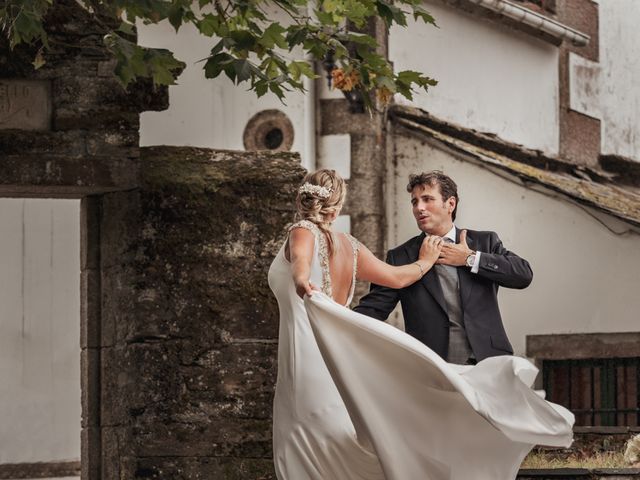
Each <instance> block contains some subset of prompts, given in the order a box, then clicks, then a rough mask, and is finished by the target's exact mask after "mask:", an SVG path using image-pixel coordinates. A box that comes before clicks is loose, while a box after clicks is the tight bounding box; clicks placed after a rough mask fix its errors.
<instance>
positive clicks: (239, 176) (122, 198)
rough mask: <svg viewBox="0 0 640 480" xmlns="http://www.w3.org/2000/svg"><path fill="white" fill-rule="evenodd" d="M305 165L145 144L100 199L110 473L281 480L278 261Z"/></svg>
mask: <svg viewBox="0 0 640 480" xmlns="http://www.w3.org/2000/svg"><path fill="white" fill-rule="evenodd" d="M303 174H304V170H303V169H302V167H301V166H300V164H299V159H298V158H297V157H296V156H295V155H293V154H289V153H280V154H277V155H276V154H269V153H248V152H228V151H220V152H215V151H211V150H205V149H195V148H180V147H173V148H171V147H156V148H147V149H142V153H141V182H142V185H141V188H140V189H139V190H135V191H130V192H118V193H112V194H106V195H104V196H103V202H102V217H101V218H102V221H101V225H100V232H101V271H102V277H101V282H102V332H101V333H102V335H101V338H102V349H101V358H102V370H101V385H102V389H101V398H100V404H101V406H102V410H101V429H102V443H101V445H102V455H103V463H102V478H103V479H105V480H112V479H122V478H155V479H168V478H170V479H172V480H182V479H184V480H187V479H194V478H202V479H214V478H219V479H223V478H224V479H225V480H236V479H237V480H241V479H242V480H247V479H258V478H264V479H267V478H275V477H274V475H273V465H272V450H271V412H272V399H273V387H274V384H275V378H276V372H277V362H276V360H277V357H276V352H277V338H278V307H277V304H276V302H275V298H274V297H273V295H272V293H271V291H270V290H269V287H268V285H267V271H268V268H269V265H270V263H271V261H272V259H273V258H274V256H275V254H276V253H277V251H278V250H279V248H280V246H281V244H282V241H283V239H284V235H285V233H286V226H287V224H288V223H290V222H292V220H293V214H294V208H295V207H294V205H295V202H294V199H295V189H296V187H297V185H298V184H299V182H300V180H301V179H302V176H303Z"/></svg>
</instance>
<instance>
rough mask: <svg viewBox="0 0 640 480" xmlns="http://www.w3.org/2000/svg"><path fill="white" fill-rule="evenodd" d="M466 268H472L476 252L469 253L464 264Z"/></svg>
mask: <svg viewBox="0 0 640 480" xmlns="http://www.w3.org/2000/svg"><path fill="white" fill-rule="evenodd" d="M464 263H465V264H466V265H467V267H469V268H473V264H474V263H476V252H473V253H471V254H470V255H469V256H468V257H467V259H466V260H465V262H464Z"/></svg>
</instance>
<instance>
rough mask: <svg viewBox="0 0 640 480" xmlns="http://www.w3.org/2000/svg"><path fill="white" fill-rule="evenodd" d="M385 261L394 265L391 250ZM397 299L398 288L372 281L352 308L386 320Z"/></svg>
mask: <svg viewBox="0 0 640 480" xmlns="http://www.w3.org/2000/svg"><path fill="white" fill-rule="evenodd" d="M385 261H386V262H387V263H388V264H389V265H394V261H393V254H392V252H391V250H389V252H387V258H386V260H385ZM399 299H400V297H399V295H398V290H396V289H394V288H389V287H383V286H380V285H376V284H375V283H372V284H371V288H370V289H369V293H367V294H366V295H365V296H364V297H362V299H360V303H358V305H357V306H356V307H354V309H353V310H354V311H355V312H358V313H361V314H363V315H367V316H369V317H372V318H376V319H378V320H386V319H387V318H388V317H389V314H390V313H391V312H392V311H393V309H394V308H396V305H397V304H398V300H399Z"/></svg>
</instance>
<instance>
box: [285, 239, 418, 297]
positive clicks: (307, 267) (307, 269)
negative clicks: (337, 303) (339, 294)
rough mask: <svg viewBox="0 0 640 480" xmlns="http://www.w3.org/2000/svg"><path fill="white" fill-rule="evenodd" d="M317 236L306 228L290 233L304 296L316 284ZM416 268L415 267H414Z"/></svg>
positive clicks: (299, 288) (295, 270) (295, 276)
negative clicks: (313, 281) (313, 277)
mask: <svg viewBox="0 0 640 480" xmlns="http://www.w3.org/2000/svg"><path fill="white" fill-rule="evenodd" d="M314 241H315V237H314V235H313V233H312V232H310V231H309V230H307V229H306V228H294V229H292V230H291V233H290V234H289V252H290V254H291V274H292V276H293V283H295V285H296V293H297V294H298V295H299V296H300V297H301V298H302V297H303V296H304V294H305V293H306V294H307V295H311V293H312V292H313V290H314V289H315V290H317V288H314V285H312V284H311V283H309V277H310V276H311V258H312V257H313V247H314ZM414 268H415V267H414Z"/></svg>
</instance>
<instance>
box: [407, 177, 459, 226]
mask: <svg viewBox="0 0 640 480" xmlns="http://www.w3.org/2000/svg"><path fill="white" fill-rule="evenodd" d="M418 185H429V186H430V187H433V186H434V185H438V187H439V188H440V195H442V199H443V200H448V199H449V198H451V197H453V198H455V199H456V207H455V208H454V209H453V212H452V213H451V219H452V220H455V219H456V212H457V210H458V202H460V199H459V198H458V185H456V182H454V181H453V179H452V178H451V177H449V176H447V175H445V174H444V173H443V172H442V171H440V170H432V171H430V172H422V173H417V174H412V175H409V184H408V185H407V192H409V193H411V192H413V189H414V188H416V187H417V186H418Z"/></svg>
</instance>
